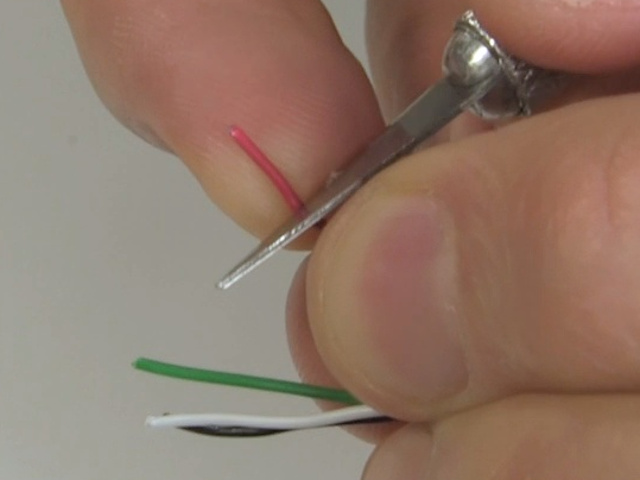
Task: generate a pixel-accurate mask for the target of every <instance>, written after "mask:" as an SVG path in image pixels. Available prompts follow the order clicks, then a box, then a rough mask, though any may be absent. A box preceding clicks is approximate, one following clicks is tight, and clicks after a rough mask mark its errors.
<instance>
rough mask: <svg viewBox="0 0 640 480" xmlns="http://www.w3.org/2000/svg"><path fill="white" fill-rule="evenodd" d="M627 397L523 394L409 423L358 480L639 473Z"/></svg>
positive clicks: (634, 401)
mask: <svg viewBox="0 0 640 480" xmlns="http://www.w3.org/2000/svg"><path fill="white" fill-rule="evenodd" d="M639 400H640V399H638V397H636V396H629V397H612V398H609V397H586V398H580V397H521V398H514V399H509V400H506V401H504V402H500V403H498V404H494V405H490V406H487V407H483V408H479V409H476V410H472V411H469V412H466V413H463V414H461V415H458V416H456V417H453V418H451V419H447V420H445V421H443V422H441V423H439V424H438V425H436V426H435V427H434V428H433V431H429V430H428V429H426V428H424V427H421V426H418V425H411V426H407V427H405V428H404V429H403V430H400V431H398V432H396V433H395V434H394V435H393V436H391V437H390V438H389V439H387V440H386V441H385V442H384V443H382V444H381V445H380V446H379V447H378V448H377V450H376V451H375V452H374V454H373V456H372V457H371V459H370V461H369V463H368V465H367V469H366V472H365V475H364V477H363V478H364V480H386V479H389V478H402V479H403V480H445V479H452V478H455V479H456V480H514V479H524V478H535V479H537V480H556V479H558V478H564V479H576V480H577V479H580V480H600V479H602V478H607V479H611V480H618V479H619V480H622V479H628V478H637V477H638V474H639V473H640V456H639V455H638V449H637V445H638V442H639V441H640V420H639V419H640V415H639V414H640V408H639V405H640V403H639Z"/></svg>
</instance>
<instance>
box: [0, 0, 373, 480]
mask: <svg viewBox="0 0 640 480" xmlns="http://www.w3.org/2000/svg"><path fill="white" fill-rule="evenodd" d="M326 3H327V4H328V5H329V7H330V8H331V10H332V11H334V12H338V11H339V13H336V15H337V17H338V18H337V20H338V24H339V28H340V29H341V31H342V32H343V34H344V36H345V39H346V41H347V43H348V44H349V45H351V46H352V47H353V48H354V49H355V51H356V52H357V53H358V54H359V56H360V57H361V58H362V54H363V42H362V38H361V36H362V25H361V24H362V21H363V8H364V7H363V5H364V0H348V1H345V0H331V1H327V2H326ZM0 152H1V153H0V155H1V158H0V480H40V479H43V480H44V479H46V480H58V479H60V480H61V479H64V480H87V479H92V480H107V479H108V480H116V479H154V480H168V479H180V480H190V479H216V480H218V479H231V480H233V479H271V478H278V479H300V478H304V479H308V480H313V479H318V480H320V479H322V480H326V479H329V478H331V479H353V478H358V477H359V475H360V470H361V467H362V465H363V463H364V461H365V459H366V457H367V455H368V453H369V451H370V447H369V446H366V445H364V444H361V443H359V442H358V441H356V440H355V439H352V438H351V437H349V436H347V435H346V434H344V433H342V432H340V431H324V432H317V433H300V434H293V435H289V436H288V435H284V436H281V437H273V438H268V439H260V440H250V441H247V440H240V441H234V440H216V439H207V438H204V437H199V436H195V435H189V434H185V433H181V432H177V431H161V432H157V431H149V430H147V429H145V428H144V427H143V425H142V424H143V420H144V417H145V416H146V415H147V414H148V413H156V414H157V413H162V412H164V411H191V410H193V411H211V410H213V411H242V412H254V413H278V414H289V413H301V414H302V413H308V412H312V411H315V407H314V406H313V404H312V403H311V402H309V401H306V400H291V399H287V398H284V397H282V396H275V395H269V394H264V393H252V392H250V391H237V390H234V389H230V388H224V387H212V386H204V385H192V384H189V383H187V382H180V381H176V380H169V379H163V378H160V377H155V376H151V375H147V374H142V373H139V372H135V371H134V370H133V369H132V368H131V367H130V362H131V361H132V360H133V359H134V358H136V357H137V356H140V355H146V356H150V357H155V358H160V359H164V360H168V361H175V362H180V363H185V364H192V365H201V366H209V367H212V368H217V369H221V370H224V369H226V370H232V371H239V372H247V373H253V374H258V375H269V376H276V377H284V378H292V379H293V378H296V376H295V371H294V369H293V367H292V365H291V362H290V360H289V356H288V352H287V347H286V341H285V332H284V325H283V324H284V322H283V310H284V299H285V294H286V288H287V285H288V282H289V279H290V276H291V274H292V273H293V270H294V268H295V265H296V263H297V262H298V261H299V259H300V257H299V256H296V255H294V254H285V255H281V256H279V257H277V258H276V259H275V260H273V261H272V262H271V263H269V264H268V265H267V266H265V267H264V268H263V269H261V270H259V271H258V272H257V273H256V274H255V275H253V276H251V277H250V278H249V279H248V280H246V281H245V282H244V283H242V284H241V285H240V286H239V287H237V288H235V289H233V290H231V291H230V292H229V293H224V294H223V293H221V292H218V291H216V290H215V288H214V283H215V281H216V280H217V279H218V278H219V277H220V276H221V275H222V274H223V273H224V272H225V270H226V269H227V268H228V267H230V266H231V265H232V264H233V263H234V261H235V260H237V259H239V258H240V257H241V256H243V255H244V254H245V253H246V252H247V250H248V249H250V248H251V247H253V245H254V241H253V240H252V239H251V238H250V237H249V236H248V235H246V234H244V233H243V232H241V231H240V230H239V229H238V228H237V227H236V226H234V225H233V224H232V223H231V222H230V221H229V220H227V219H225V218H224V217H223V216H222V215H221V214H220V213H219V212H218V211H216V209H215V207H213V206H212V205H211V204H210V203H209V201H208V200H207V199H206V197H205V195H204V194H203V193H202V192H201V190H200V189H199V187H198V186H197V184H196V182H195V181H194V180H193V179H192V178H191V177H190V175H189V174H188V173H187V171H186V169H185V168H184V167H183V166H182V165H181V164H180V162H179V161H178V160H176V159H174V158H172V157H170V156H168V155H166V154H163V153H161V152H159V151H157V150H154V149H153V148H151V147H149V146H147V145H146V144H144V143H143V142H142V141H140V140H138V139H137V138H135V137H134V136H133V135H132V134H130V133H129V132H128V131H126V130H125V129H124V128H123V127H121V126H120V125H118V124H117V123H116V121H115V120H113V119H112V118H111V117H110V116H109V114H108V113H107V112H106V110H105V109H104V108H103V107H102V105H101V104H100V103H99V102H98V100H97V98H96V96H95V94H94V93H93V91H92V89H91V87H90V85H89V82H88V81H87V79H86V78H85V75H84V72H83V70H82V67H81V64H80V62H79V60H78V57H77V54H76V51H75V48H74V46H73V43H72V40H71V37H70V34H69V31H68V29H67V26H66V24H65V20H64V18H63V15H62V12H61V8H60V6H59V5H58V2H55V1H51V0H49V1H42V0H1V1H0ZM273 278H275V280H273V281H272V280H271V279H273Z"/></svg>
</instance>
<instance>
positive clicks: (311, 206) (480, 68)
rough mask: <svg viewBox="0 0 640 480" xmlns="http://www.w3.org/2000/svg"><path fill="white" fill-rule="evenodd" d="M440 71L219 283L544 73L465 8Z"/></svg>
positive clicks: (516, 109) (525, 100)
mask: <svg viewBox="0 0 640 480" xmlns="http://www.w3.org/2000/svg"><path fill="white" fill-rule="evenodd" d="M443 70H444V73H445V77H444V78H443V79H442V80H440V82H438V83H437V84H435V85H434V86H433V87H431V88H430V89H428V90H427V91H426V92H425V93H424V94H422V96H420V98H418V99H417V100H416V101H415V102H414V103H413V104H412V105H411V106H410V107H409V108H407V110H406V111H405V112H404V113H402V114H401V115H400V116H399V117H398V118H397V120H396V121H394V122H393V123H392V124H391V125H390V126H389V127H387V129H386V130H385V131H384V133H383V134H382V135H381V136H380V137H378V138H377V139H376V140H374V141H373V142H372V143H371V144H370V145H369V146H368V147H367V148H366V149H365V150H364V151H363V152H362V153H361V154H360V155H358V156H357V157H356V158H355V159H354V160H353V162H351V163H350V164H349V166H348V167H347V169H346V170H345V171H344V172H343V173H342V174H341V175H340V176H339V177H338V178H336V179H335V180H334V181H333V182H332V183H331V184H330V185H329V186H328V187H327V188H326V189H325V190H323V191H321V192H320V193H319V194H318V195H316V196H315V197H314V198H313V199H311V201H309V202H308V203H307V204H306V207H307V212H308V213H307V214H305V215H304V217H303V218H302V219H301V218H299V217H294V218H291V219H290V220H288V221H287V222H286V223H285V224H283V225H282V226H281V227H280V228H278V229H277V230H276V231H275V232H274V233H272V234H271V235H269V237H267V238H266V239H265V240H264V241H263V242H262V243H260V245H259V246H258V247H257V248H256V249H255V250H254V251H253V252H251V253H250V254H249V255H248V256H247V257H246V258H245V259H244V260H242V262H240V264H239V265H238V266H237V267H235V268H234V269H233V270H232V271H231V272H230V273H229V274H227V275H226V276H225V277H224V278H223V279H222V280H221V281H220V282H219V283H218V288H221V289H227V288H229V287H230V286H231V285H233V284H234V283H235V282H237V281H238V280H240V279H241V278H242V277H244V276H245V275H247V274H248V273H249V272H250V271H252V270H253V269H254V268H256V267H257V266H259V265H260V264H262V263H263V262H265V261H266V260H267V259H268V258H270V257H271V256H273V255H274V254H275V253H276V252H277V251H279V250H280V249H281V248H283V247H284V246H286V245H288V244H289V243H291V242H292V241H293V240H295V239H296V238H298V237H299V236H300V235H302V234H303V233H304V232H306V231H307V230H309V229H310V228H311V227H313V226H314V225H315V224H317V223H318V222H319V221H320V220H322V219H323V218H325V217H326V216H327V215H328V214H330V213H331V212H333V211H334V210H336V209H337V208H338V207H339V206H340V205H342V204H343V203H344V202H345V201H346V200H347V199H348V198H349V197H350V196H351V195H353V194H354V193H355V192H356V191H357V190H358V189H359V188H360V187H361V186H362V185H364V184H365V183H366V182H367V181H368V180H369V179H371V177H373V176H374V175H376V174H377V173H378V172H380V171H381V170H383V169H384V168H386V167H387V166H389V165H391V164H392V163H394V162H395V161H397V160H398V159H400V158H402V157H403V156H405V155H407V154H408V153H410V152H411V151H412V150H414V149H415V148H416V147H417V146H418V145H419V144H420V143H422V142H423V141H424V140H425V139H427V138H428V137H430V136H432V135H434V134H435V133H436V132H438V131H439V130H440V129H441V128H442V127H444V126H445V125H446V124H448V123H449V122H450V121H451V120H453V119H454V118H455V117H456V116H458V115H459V114H460V113H462V111H464V110H467V109H469V110H471V111H473V112H475V113H477V114H479V115H481V116H482V117H485V118H490V119H495V118H503V117H505V116H513V115H523V114H529V113H530V112H531V102H532V101H533V100H534V99H535V97H536V94H537V92H538V89H537V84H536V82H537V81H538V80H537V79H540V81H542V79H544V78H546V77H547V76H549V77H550V76H551V75H550V74H548V73H547V72H544V71H542V70H539V69H536V68H534V67H530V66H528V65H526V64H525V63H524V62H521V61H519V60H517V59H514V58H513V57H510V56H509V55H508V54H506V53H505V52H504V51H503V50H502V49H501V48H500V47H499V46H498V44H497V43H496V42H495V40H493V38H491V37H490V36H489V35H488V34H487V32H486V31H485V30H484V29H483V28H482V26H481V25H480V24H479V23H478V21H477V19H476V18H475V16H474V15H473V13H472V12H467V13H465V14H464V15H463V16H462V17H461V18H460V20H459V21H458V22H457V24H456V27H455V30H454V33H453V35H452V38H451V40H450V41H449V43H448V45H447V48H446V51H445V53H444V57H443Z"/></svg>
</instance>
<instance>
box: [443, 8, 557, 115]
mask: <svg viewBox="0 0 640 480" xmlns="http://www.w3.org/2000/svg"><path fill="white" fill-rule="evenodd" d="M455 31H456V34H455V35H454V37H453V39H452V40H451V42H450V45H449V48H448V49H447V50H448V51H447V54H446V55H445V59H444V62H443V69H444V71H445V73H447V72H450V73H452V74H455V75H459V71H460V70H461V69H462V70H466V71H467V73H468V74H474V73H475V70H476V69H480V74H482V73H483V71H484V69H486V68H493V65H492V63H493V62H491V61H489V60H488V59H487V58H486V57H484V56H481V55H480V54H479V52H477V53H476V55H478V58H477V59H476V58H475V57H474V55H473V54H472V55H470V54H469V52H467V49H469V48H470V46H473V45H474V44H475V43H476V42H477V41H480V42H481V43H482V44H483V45H485V47H486V49H487V50H488V52H489V55H490V56H491V57H492V58H493V61H494V62H498V63H499V65H500V69H501V70H502V76H501V78H500V80H499V82H498V83H497V84H496V86H495V88H493V89H492V90H491V92H489V93H488V94H487V95H486V96H485V97H484V98H482V99H481V100H480V101H478V102H476V103H475V104H474V105H472V106H471V108H470V110H471V111H472V112H473V113H475V114H476V115H478V116H480V117H482V118H485V119H487V120H499V119H503V118H508V117H514V116H519V115H531V113H532V112H533V111H535V110H536V109H537V108H538V107H539V106H540V104H541V103H543V102H544V101H545V100H547V99H548V98H549V96H551V95H552V94H554V93H556V92H557V91H558V90H559V89H560V88H562V86H563V85H564V83H565V79H566V77H565V76H564V75H562V74H560V73H558V72H554V71H550V70H545V69H541V68H538V67H535V66H532V65H530V64H528V63H526V62H525V61H523V60H520V59H519V58H517V57H514V56H512V55H509V54H508V53H507V52H506V51H505V50H504V49H503V48H502V47H500V45H499V44H498V42H496V40H495V39H494V38H493V37H492V36H491V35H489V33H488V32H487V31H486V30H485V29H484V28H483V27H482V25H481V24H480V22H479V21H478V19H477V18H476V16H475V15H474V13H473V12H471V11H469V12H466V13H465V14H464V15H463V16H462V17H461V18H460V19H459V20H458V22H457V23H456V27H455ZM452 43H453V45H452ZM474 49H475V47H471V51H472V52H473V51H474ZM465 59H467V65H465V64H464V61H465ZM489 65H490V67H489Z"/></svg>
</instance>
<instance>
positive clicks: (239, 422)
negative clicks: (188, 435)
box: [146, 405, 391, 436]
mask: <svg viewBox="0 0 640 480" xmlns="http://www.w3.org/2000/svg"><path fill="white" fill-rule="evenodd" d="M390 420H391V419H389V418H387V417H385V416H384V415H382V414H380V413H379V412H377V411H375V410H373V409H372V408H371V407H367V406H364V405H360V406H355V407H346V408H341V409H339V410H333V411H330V412H325V413H318V414H314V415H308V416H303V417H266V416H256V415H238V414H221V413H211V414H183V415H163V416H159V417H154V416H151V417H148V418H147V420H146V425H147V426H149V427H154V428H181V429H187V430H189V431H192V432H195V433H201V434H202V433H205V434H208V435H221V436H257V435H269V434H275V433H281V432H285V431H293V430H306V429H311V428H321V427H331V426H339V425H350V424H353V423H369V422H380V421H390Z"/></svg>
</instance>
